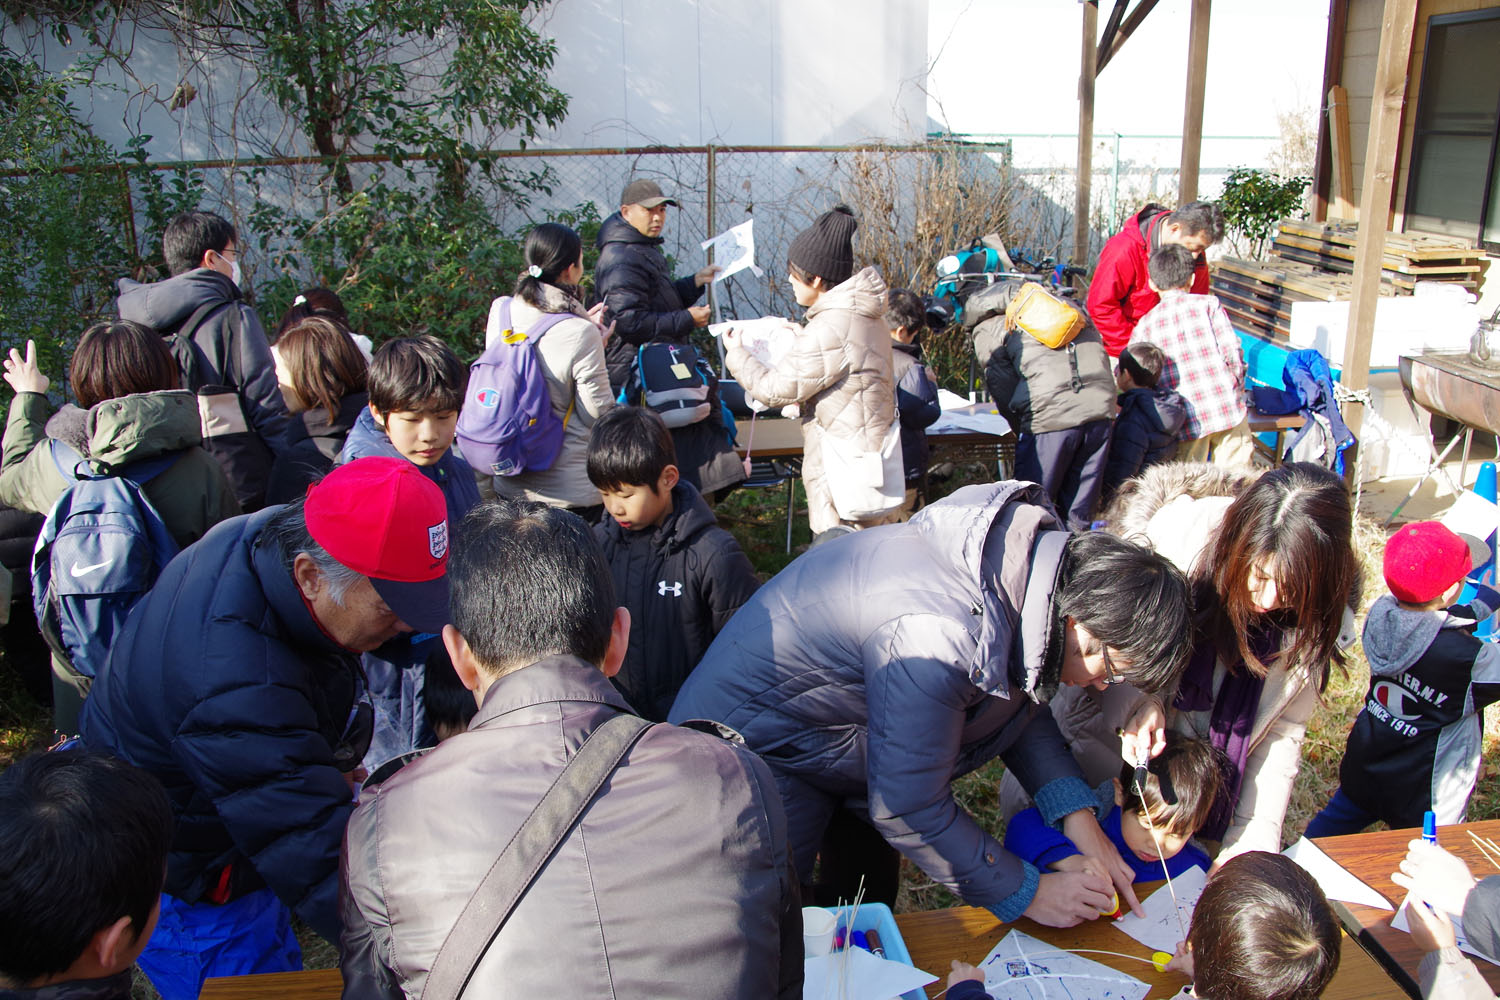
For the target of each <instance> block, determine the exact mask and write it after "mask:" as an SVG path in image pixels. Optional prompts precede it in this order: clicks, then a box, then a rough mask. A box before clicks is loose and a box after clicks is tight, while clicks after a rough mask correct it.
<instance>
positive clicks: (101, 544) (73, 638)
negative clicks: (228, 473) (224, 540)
mask: <svg viewBox="0 0 1500 1000" xmlns="http://www.w3.org/2000/svg"><path fill="white" fill-rule="evenodd" d="M48 445H49V446H50V447H51V449H52V460H53V461H54V462H55V463H56V464H57V468H58V470H59V471H60V472H61V473H62V474H63V478H64V479H71V480H74V483H73V485H71V486H69V487H68V488H67V489H66V490H65V491H64V492H63V495H62V496H60V497H58V498H57V503H55V504H53V505H52V510H51V511H50V512H49V513H48V514H47V520H46V521H45V522H44V523H43V524H42V532H41V534H40V535H38V536H37V540H36V549H35V550H34V551H33V552H32V556H31V600H32V607H33V609H34V610H35V611H36V620H37V623H38V624H39V625H40V626H41V630H42V635H43V637H44V638H46V640H47V644H48V645H49V646H51V647H52V649H53V651H54V652H56V653H58V654H59V655H61V656H63V657H64V658H66V659H67V660H68V661H69V662H70V663H72V665H73V669H74V670H76V671H77V672H78V673H80V674H82V675H84V676H85V677H95V676H97V675H98V673H99V670H100V668H101V667H103V666H104V661H105V659H106V658H107V657H108V656H109V648H110V646H111V644H113V642H114V638H115V636H116V635H117V634H118V633H119V631H120V627H121V626H122V625H124V623H125V617H126V616H127V615H128V614H129V613H130V609H131V608H133V607H135V606H136V604H137V603H138V602H139V601H140V599H141V598H142V597H144V596H145V595H146V592H147V591H148V590H150V589H151V586H152V585H153V584H154V583H156V578H157V577H158V576H160V575H161V571H162V569H163V568H165V567H166V565H167V563H168V562H170V561H171V560H172V557H173V556H175V555H176V554H177V543H176V541H174V540H173V538H172V535H171V532H169V531H167V526H166V524H165V522H163V521H162V519H161V515H160V514H159V513H157V511H156V508H155V507H153V506H152V505H151V501H150V500H148V499H146V495H145V494H144V493H142V492H141V487H142V486H143V485H144V484H145V483H147V482H150V481H151V480H152V479H153V478H155V477H156V476H157V475H159V474H160V473H162V472H164V471H165V470H166V469H168V468H169V467H171V466H172V465H173V464H174V463H175V462H176V461H177V459H178V458H179V457H180V456H178V455H162V456H160V457H158V458H153V459H149V460H147V461H144V462H135V463H132V464H131V465H129V466H126V467H124V468H121V469H118V470H115V471H114V472H112V473H106V474H97V475H96V474H94V473H93V472H92V471H90V467H89V464H88V462H87V460H86V459H84V458H83V456H82V455H79V454H78V452H76V451H74V450H73V449H72V448H70V447H68V446H67V445H66V444H63V443H62V442H61V441H57V440H52V441H49V442H48Z"/></svg>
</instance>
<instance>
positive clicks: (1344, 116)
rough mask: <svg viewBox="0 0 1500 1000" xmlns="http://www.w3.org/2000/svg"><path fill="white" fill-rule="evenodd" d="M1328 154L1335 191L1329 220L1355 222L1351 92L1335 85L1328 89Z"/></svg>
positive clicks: (1331, 201)
mask: <svg viewBox="0 0 1500 1000" xmlns="http://www.w3.org/2000/svg"><path fill="white" fill-rule="evenodd" d="M1328 135H1329V141H1328V151H1329V163H1330V168H1329V169H1330V172H1331V173H1332V175H1333V188H1332V191H1331V192H1330V193H1331V194H1332V196H1333V197H1332V198H1331V199H1330V200H1329V210H1328V215H1329V218H1333V219H1356V218H1358V216H1357V215H1355V214H1354V148H1353V145H1352V143H1351V142H1350V139H1349V91H1347V90H1345V89H1344V88H1343V87H1342V86H1341V85H1339V84H1334V85H1333V86H1332V87H1330V88H1329V90H1328Z"/></svg>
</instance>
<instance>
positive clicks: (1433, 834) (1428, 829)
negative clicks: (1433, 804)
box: [1422, 809, 1437, 844]
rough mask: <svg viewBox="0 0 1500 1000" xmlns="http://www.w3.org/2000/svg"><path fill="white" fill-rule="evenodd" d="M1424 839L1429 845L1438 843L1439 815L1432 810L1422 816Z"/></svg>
mask: <svg viewBox="0 0 1500 1000" xmlns="http://www.w3.org/2000/svg"><path fill="white" fill-rule="evenodd" d="M1422 839H1423V840H1424V841H1426V842H1427V843H1429V844H1436V843H1437V813H1435V812H1433V811H1432V810H1431V809H1429V810H1427V811H1426V812H1425V813H1423V814H1422Z"/></svg>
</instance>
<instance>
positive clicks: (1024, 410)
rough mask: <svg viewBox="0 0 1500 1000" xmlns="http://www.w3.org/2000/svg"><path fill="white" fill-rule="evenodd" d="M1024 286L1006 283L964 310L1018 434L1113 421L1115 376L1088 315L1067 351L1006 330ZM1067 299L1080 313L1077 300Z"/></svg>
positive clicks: (996, 396) (988, 378)
mask: <svg viewBox="0 0 1500 1000" xmlns="http://www.w3.org/2000/svg"><path fill="white" fill-rule="evenodd" d="M1024 284H1025V282H1021V281H1006V282H1001V283H1000V284H997V285H994V286H992V287H990V288H987V289H985V290H984V291H982V292H977V293H975V294H974V296H973V297H971V298H970V299H969V301H968V304H967V305H965V307H964V325H965V326H966V327H970V328H972V329H973V331H974V354H975V355H976V356H977V357H978V359H979V363H980V364H981V365H983V366H984V384H985V387H986V388H987V389H989V392H990V398H991V399H993V400H994V401H995V406H996V407H997V408H999V410H1000V412H1001V413H1002V414H1004V415H1005V418H1006V419H1007V420H1009V421H1010V422H1011V424H1012V426H1014V427H1015V428H1016V430H1018V431H1023V432H1030V433H1032V434H1044V433H1046V432H1047V431H1062V430H1067V429H1068V428H1070V427H1080V426H1082V425H1083V424H1086V423H1089V422H1090V421H1094V420H1105V419H1108V418H1110V417H1113V416H1114V414H1115V391H1116V390H1115V377H1114V374H1113V373H1112V372H1111V371H1110V367H1109V356H1108V355H1106V354H1105V353H1104V341H1103V340H1102V339H1100V337H1099V331H1098V330H1096V329H1094V324H1093V323H1092V322H1089V321H1088V315H1087V314H1086V313H1085V314H1084V320H1085V322H1084V326H1083V329H1082V330H1080V331H1079V332H1078V336H1076V337H1074V338H1073V342H1072V343H1070V344H1068V345H1067V346H1066V347H1059V348H1051V347H1048V346H1047V345H1046V344H1044V343H1042V342H1041V341H1040V340H1037V339H1036V338H1035V337H1033V336H1031V334H1029V333H1026V332H1025V331H1023V330H1020V329H1015V330H1010V331H1009V332H1007V331H1006V329H1005V311H1006V309H1007V308H1008V307H1009V306H1010V301H1011V299H1012V298H1014V297H1015V295H1016V294H1017V293H1018V292H1019V291H1020V290H1021V288H1022V286H1023V285H1024ZM1063 301H1065V302H1068V305H1070V306H1072V307H1073V308H1074V309H1078V304H1077V303H1076V302H1071V301H1069V300H1066V299H1064V300H1063ZM1078 311H1079V312H1082V311H1083V310H1081V309H1078Z"/></svg>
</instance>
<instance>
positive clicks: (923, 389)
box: [891, 340, 943, 483]
mask: <svg viewBox="0 0 1500 1000" xmlns="http://www.w3.org/2000/svg"><path fill="white" fill-rule="evenodd" d="M891 353H892V360H893V361H894V362H895V369H896V412H897V414H898V415H899V416H900V418H901V464H902V465H903V466H904V467H905V471H906V481H907V482H908V483H911V482H915V481H917V480H919V479H921V478H922V473H924V472H926V471H927V458H928V456H929V455H930V454H931V449H930V448H929V447H928V444H927V428H928V427H931V426H932V425H933V424H934V423H935V422H936V421H937V418H938V417H940V416H942V415H943V408H942V407H941V406H940V405H939V404H938V394H937V385H936V384H934V383H933V381H932V379H930V378H928V377H927V366H926V365H925V364H923V363H922V348H921V347H919V346H918V345H916V344H903V343H901V342H900V341H895V340H893V341H891ZM901 356H904V357H908V358H911V362H910V363H909V364H904V363H903V360H902V357H901ZM903 369H904V370H903Z"/></svg>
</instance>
